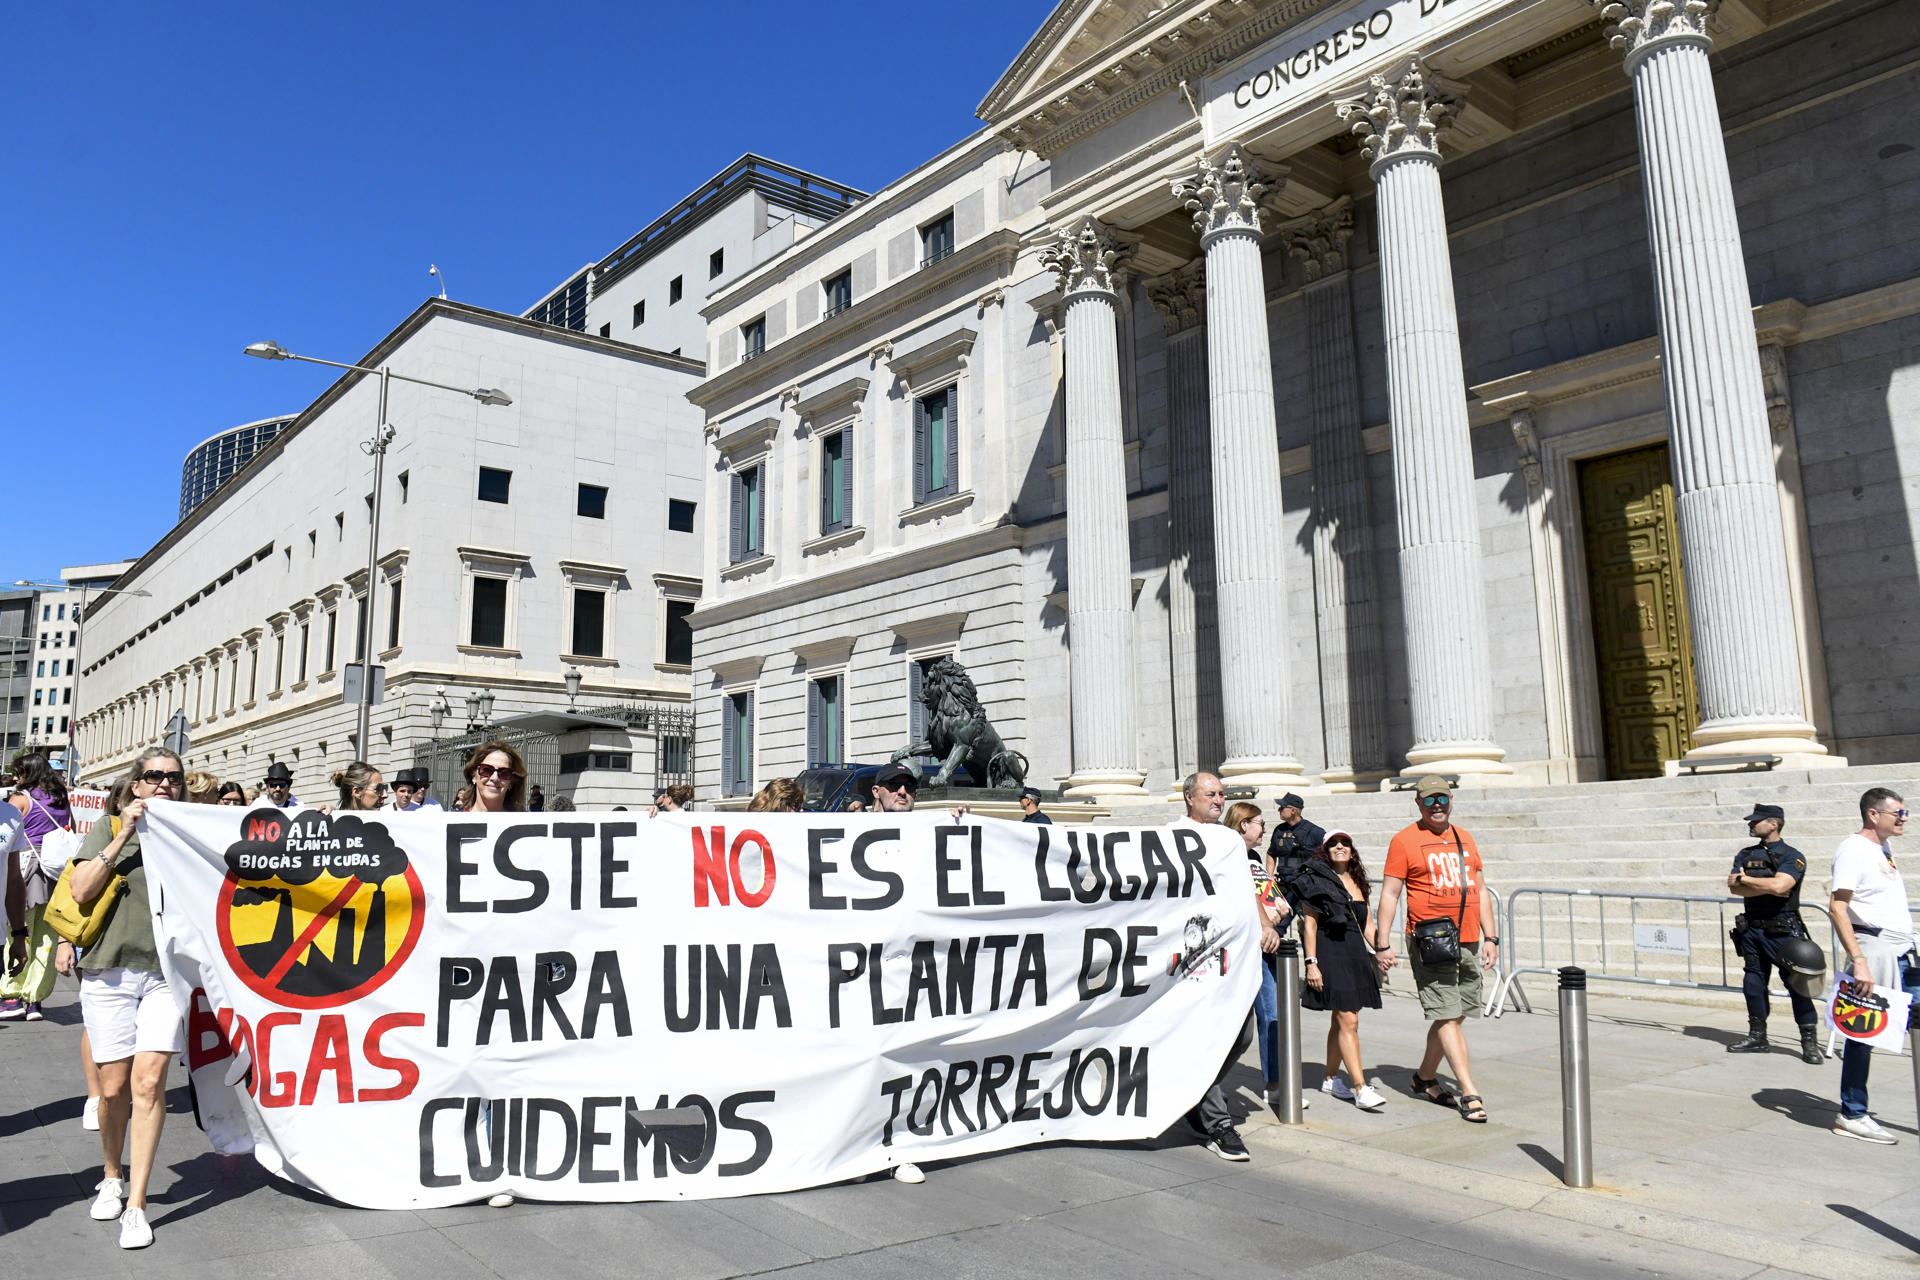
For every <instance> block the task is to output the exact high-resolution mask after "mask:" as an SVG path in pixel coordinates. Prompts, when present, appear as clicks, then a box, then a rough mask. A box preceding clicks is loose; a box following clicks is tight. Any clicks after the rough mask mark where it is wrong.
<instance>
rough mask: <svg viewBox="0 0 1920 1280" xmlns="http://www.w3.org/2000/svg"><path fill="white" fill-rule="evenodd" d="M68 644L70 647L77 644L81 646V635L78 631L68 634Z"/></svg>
mask: <svg viewBox="0 0 1920 1280" xmlns="http://www.w3.org/2000/svg"><path fill="white" fill-rule="evenodd" d="M67 643H68V644H69V645H76V644H79V643H80V633H79V632H78V631H69V632H67Z"/></svg>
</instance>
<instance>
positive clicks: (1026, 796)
mask: <svg viewBox="0 0 1920 1280" xmlns="http://www.w3.org/2000/svg"><path fill="white" fill-rule="evenodd" d="M1020 798H1021V799H1022V800H1031V801H1033V802H1034V803H1035V804H1039V803H1040V793H1039V792H1038V791H1036V790H1034V789H1033V788H1032V787H1022V788H1020Z"/></svg>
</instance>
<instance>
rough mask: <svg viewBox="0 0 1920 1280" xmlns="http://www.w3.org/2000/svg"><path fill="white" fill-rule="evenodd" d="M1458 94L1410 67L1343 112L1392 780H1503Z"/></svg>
mask: <svg viewBox="0 0 1920 1280" xmlns="http://www.w3.org/2000/svg"><path fill="white" fill-rule="evenodd" d="M1463 96H1464V94H1463V90H1462V88H1461V87H1460V86H1457V85H1454V84H1452V83H1450V82H1448V81H1444V80H1442V79H1441V78H1440V77H1439V76H1436V75H1433V74H1432V73H1430V72H1429V71H1428V70H1427V68H1426V66H1425V65H1424V64H1423V63H1422V62H1421V61H1420V59H1419V57H1418V56H1415V57H1413V58H1411V59H1409V60H1408V61H1407V62H1405V63H1403V64H1401V65H1400V66H1399V67H1398V68H1396V69H1394V70H1391V71H1388V72H1385V73H1383V74H1378V75H1375V76H1374V77H1373V78H1372V79H1371V81H1370V82H1369V87H1368V89H1367V92H1366V93H1364V94H1362V95H1361V96H1360V97H1359V98H1357V99H1355V100H1353V101H1351V102H1347V103H1343V104H1342V105H1341V107H1340V114H1341V116H1342V117H1343V118H1345V119H1347V120H1348V121H1350V122H1351V124H1352V127H1353V131H1354V133H1356V134H1358V135H1359V137H1360V140H1361V143H1362V145H1363V146H1364V147H1365V148H1366V150H1367V157H1368V159H1369V160H1370V161H1371V164H1370V165H1369V167H1368V173H1369V174H1371V175H1372V177H1373V183H1374V188H1375V191H1376V202H1377V211H1376V215H1375V216H1376V217H1377V218H1378V219H1379V223H1380V294H1381V311H1382V313H1383V318H1384V320H1385V325H1386V337H1387V394H1388V399H1389V402H1390V405H1391V409H1392V414H1393V495H1394V510H1395V514H1396V516H1397V518H1398V523H1399V531H1400V600H1401V610H1402V613H1403V614H1404V617H1405V620H1406V631H1407V688H1408V695H1409V700H1410V702H1411V710H1412V718H1413V749H1412V750H1410V751H1408V752H1407V766H1406V768H1405V769H1403V770H1402V771H1401V772H1403V773H1407V774H1419V773H1511V772H1512V769H1511V768H1510V767H1509V766H1508V765H1507V764H1506V763H1505V757H1506V752H1504V751H1502V750H1501V749H1500V748H1499V747H1497V746H1495V745H1494V743H1493V714H1492V709H1491V684H1492V673H1491V670H1490V666H1489V662H1488V658H1487V604H1486V595H1485V592H1484V591H1483V590H1482V588H1481V578H1480V523H1479V520H1478V519H1477V517H1476V515H1475V513H1474V491H1473V442H1472V440H1471V439H1470V438H1469V436H1468V432H1467V380H1466V374H1465V372H1464V371H1463V370H1462V368H1461V364H1460V321H1459V317H1458V316H1457V315H1456V314H1455V311H1454V304H1453V264H1452V263H1451V261H1450V260H1449V258H1448V251H1447V216H1446V210H1445V208H1444V207H1443V206H1442V204H1441V200H1440V146H1439V139H1440V132H1441V129H1442V128H1443V126H1444V124H1445V121H1446V117H1447V115H1448V114H1449V113H1450V112H1451V111H1453V110H1454V109H1455V108H1456V107H1458V106H1459V104H1460V102H1461V100H1462V97H1463Z"/></svg>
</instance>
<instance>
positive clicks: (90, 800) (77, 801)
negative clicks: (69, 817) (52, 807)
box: [67, 787, 107, 836]
mask: <svg viewBox="0 0 1920 1280" xmlns="http://www.w3.org/2000/svg"><path fill="white" fill-rule="evenodd" d="M67 805H68V808H69V809H70V810H71V811H72V813H73V832H74V834H75V835H80V836H84V835H86V834H87V833H88V832H89V831H91V830H93V824H94V823H95V822H96V821H98V820H99V819H100V818H102V817H103V816H105V814H106V812H107V793H106V792H104V791H95V790H94V789H93V788H91V787H74V788H72V789H71V790H69V791H68V792H67Z"/></svg>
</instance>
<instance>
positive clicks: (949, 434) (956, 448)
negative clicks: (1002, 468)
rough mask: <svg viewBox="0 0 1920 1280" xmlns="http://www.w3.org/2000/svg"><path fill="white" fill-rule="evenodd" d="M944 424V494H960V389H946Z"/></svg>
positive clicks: (953, 387) (955, 387)
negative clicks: (945, 460)
mask: <svg viewBox="0 0 1920 1280" xmlns="http://www.w3.org/2000/svg"><path fill="white" fill-rule="evenodd" d="M942 419H943V421H944V422H945V424H946V439H945V444H946V446H947V470H946V490H945V491H946V492H947V493H958V492H960V388H959V387H958V386H952V387H948V388H947V403H946V411H945V413H944V414H943V415H942Z"/></svg>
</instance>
